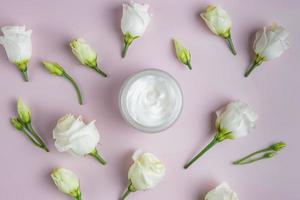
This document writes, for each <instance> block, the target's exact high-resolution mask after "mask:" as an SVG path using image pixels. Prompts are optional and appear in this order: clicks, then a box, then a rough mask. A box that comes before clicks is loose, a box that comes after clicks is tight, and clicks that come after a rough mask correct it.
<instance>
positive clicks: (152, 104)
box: [119, 69, 183, 133]
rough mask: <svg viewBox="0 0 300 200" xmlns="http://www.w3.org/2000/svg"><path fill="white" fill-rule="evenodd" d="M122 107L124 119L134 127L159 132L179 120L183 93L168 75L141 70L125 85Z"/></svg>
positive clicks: (120, 105)
mask: <svg viewBox="0 0 300 200" xmlns="http://www.w3.org/2000/svg"><path fill="white" fill-rule="evenodd" d="M119 107H120V111H121V114H122V116H123V118H124V119H125V120H126V121H127V122H128V123H129V124H130V125H132V126H133V127H134V128H136V129H138V130H140V131H143V132H149V133H155V132H160V131H162V130H165V129H167V128H169V127H170V126H172V125H173V124H174V122H175V121H176V120H177V119H178V117H179V115H180V113H181V110H182V107H183V94H182V90H181V88H180V86H179V84H178V82H177V81H176V80H175V79H174V78H173V77H172V76H171V75H170V74H168V73H167V72H164V71H162V70H158V69H147V70H142V71H139V72H137V73H136V74H134V75H132V76H130V77H129V78H128V79H127V80H126V81H125V82H124V83H123V86H122V88H121V91H120V95H119Z"/></svg>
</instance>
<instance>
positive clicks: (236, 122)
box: [184, 101, 258, 169]
mask: <svg viewBox="0 0 300 200" xmlns="http://www.w3.org/2000/svg"><path fill="white" fill-rule="evenodd" d="M216 114H217V120H216V129H217V133H216V134H215V136H214V138H213V140H212V141H211V142H210V143H209V144H208V145H207V146H206V147H205V148H204V149H203V150H202V151H200V153H198V154H197V155H196V156H195V157H194V158H193V159H192V160H190V161H189V162H188V163H186V164H185V166H184V168H185V169H187V168H188V167H190V166H191V165H192V164H193V163H194V162H196V161H197V160H198V159H199V158H200V157H201V156H202V155H203V154H205V153H206V152H207V151H208V150H209V149H211V148H212V147H213V146H215V145H216V144H218V143H220V142H222V141H224V140H227V139H236V138H241V137H245V136H247V135H248V134H249V133H250V131H251V129H253V128H254V127H255V123H256V121H257V119H258V116H257V114H256V113H255V112H254V111H253V110H252V109H251V108H250V107H249V106H248V105H247V104H246V103H244V102H241V101H234V102H231V103H229V104H228V105H226V106H225V107H223V108H221V109H220V110H218V111H217V112H216Z"/></svg>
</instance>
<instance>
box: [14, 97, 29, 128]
mask: <svg viewBox="0 0 300 200" xmlns="http://www.w3.org/2000/svg"><path fill="white" fill-rule="evenodd" d="M17 107H18V114H19V117H20V120H21V121H22V122H23V123H25V124H28V123H30V121H31V112H30V108H29V107H28V106H27V105H25V104H24V103H23V101H22V99H19V100H18V106H17Z"/></svg>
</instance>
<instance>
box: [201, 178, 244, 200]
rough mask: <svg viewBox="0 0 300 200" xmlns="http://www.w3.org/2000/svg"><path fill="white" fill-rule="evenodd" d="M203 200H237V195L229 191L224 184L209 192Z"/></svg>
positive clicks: (227, 186)
mask: <svg viewBox="0 0 300 200" xmlns="http://www.w3.org/2000/svg"><path fill="white" fill-rule="evenodd" d="M204 200H238V197H237V194H236V193H235V192H234V191H232V190H231V188H230V187H229V185H228V184H227V183H226V182H223V183H222V184H220V185H218V186H217V187H216V188H214V189H212V190H211V191H209V192H208V193H207V194H206V195H205V198H204Z"/></svg>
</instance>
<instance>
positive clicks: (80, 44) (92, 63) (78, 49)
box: [70, 38, 107, 77]
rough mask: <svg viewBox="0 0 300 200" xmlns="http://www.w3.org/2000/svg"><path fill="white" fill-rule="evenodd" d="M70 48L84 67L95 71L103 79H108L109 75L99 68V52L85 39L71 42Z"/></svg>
mask: <svg viewBox="0 0 300 200" xmlns="http://www.w3.org/2000/svg"><path fill="white" fill-rule="evenodd" d="M70 47H71V49H72V52H73V54H74V55H75V56H76V58H77V59H78V60H79V62H80V63H81V64H82V65H85V66H87V67H90V68H92V69H94V70H95V71H96V72H97V73H99V74H100V75H102V76H103V77H107V74H106V73H105V72H103V71H102V70H101V69H100V68H99V65H98V62H97V52H96V51H95V50H94V49H93V48H92V47H91V46H90V45H89V44H88V43H87V42H86V41H85V39H83V38H77V39H74V40H72V41H71V42H70Z"/></svg>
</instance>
